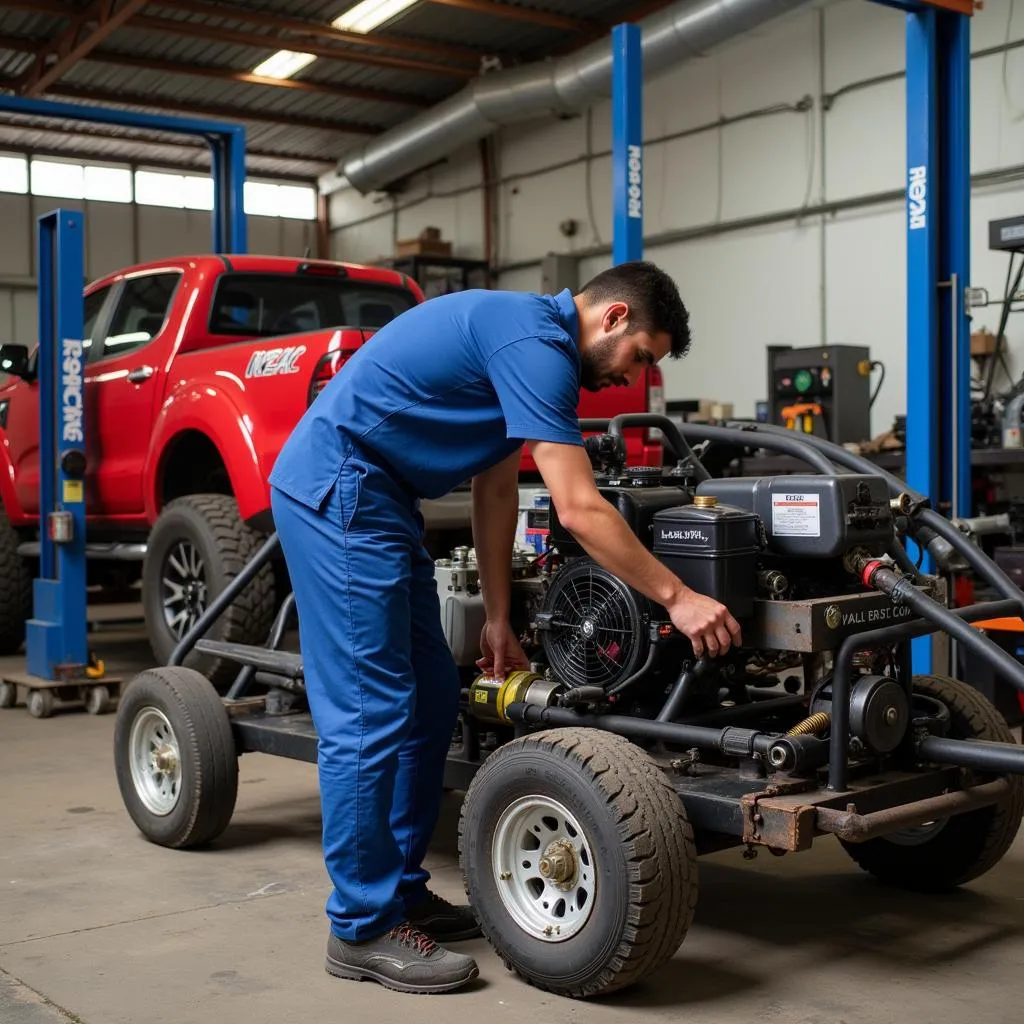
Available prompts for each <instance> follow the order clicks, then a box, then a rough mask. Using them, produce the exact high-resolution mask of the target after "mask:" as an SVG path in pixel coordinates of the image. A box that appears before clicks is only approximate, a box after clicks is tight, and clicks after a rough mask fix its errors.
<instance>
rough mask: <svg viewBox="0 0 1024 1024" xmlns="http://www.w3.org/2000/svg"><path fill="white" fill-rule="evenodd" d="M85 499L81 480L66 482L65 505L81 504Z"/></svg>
mask: <svg viewBox="0 0 1024 1024" xmlns="http://www.w3.org/2000/svg"><path fill="white" fill-rule="evenodd" d="M84 499H85V494H84V488H83V487H82V481H81V480H65V481H64V504H68V503H75V502H81V501H83V500H84Z"/></svg>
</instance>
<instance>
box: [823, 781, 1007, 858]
mask: <svg viewBox="0 0 1024 1024" xmlns="http://www.w3.org/2000/svg"><path fill="white" fill-rule="evenodd" d="M1009 792H1010V782H1009V780H1007V779H996V780H995V781H994V782H986V783H984V784H983V785H980V786H974V787H972V788H970V789H959V790H953V791H952V792H947V793H942V794H940V795H939V796H933V797H928V798H926V799H924V800H915V801H913V802H912V803H908V804H898V805H897V806H895V807H887V808H885V809H883V810H880V811H873V812H872V813H870V814H858V813H857V812H856V810H853V809H848V810H845V811H844V810H839V809H838V808H834V807H819V808H817V810H814V809H813V808H812V809H811V811H812V815H813V817H814V819H815V825H816V827H817V828H818V829H819V830H820V831H822V832H830V833H832V834H833V835H835V836H837V837H838V838H840V839H844V840H846V841H847V842H850V843H863V842H866V841H867V840H869V839H874V838H875V837H876V836H880V835H884V834H885V833H886V832H895V831H897V830H898V829H901V828H908V827H911V826H913V825H922V824H924V823H925V822H928V821H934V820H935V819H937V818H948V817H950V816H952V815H954V814H963V813H964V812H966V811H974V810H977V809H978V808H979V807H989V806H991V805H992V804H995V803H999V802H1000V801H1001V800H1003V799H1004V798H1005V797H1006V796H1007V794H1008V793H1009ZM850 807H851V808H852V807H853V805H852V804H851V805H850Z"/></svg>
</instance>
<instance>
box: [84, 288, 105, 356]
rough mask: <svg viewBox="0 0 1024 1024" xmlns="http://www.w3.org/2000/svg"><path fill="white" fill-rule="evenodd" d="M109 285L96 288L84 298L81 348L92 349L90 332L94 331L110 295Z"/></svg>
mask: <svg viewBox="0 0 1024 1024" xmlns="http://www.w3.org/2000/svg"><path fill="white" fill-rule="evenodd" d="M110 287H111V286H110V285H109V284H108V285H104V286H103V287H102V288H97V289H96V291H94V292H91V293H90V294H89V295H87V296H86V297H85V320H84V322H83V327H82V348H84V349H89V348H91V347H92V332H93V331H94V330H96V320H97V318H98V317H99V315H100V310H102V309H103V306H104V303H106V301H107V298H108V297H109V295H110Z"/></svg>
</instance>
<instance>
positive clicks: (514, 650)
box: [476, 619, 530, 679]
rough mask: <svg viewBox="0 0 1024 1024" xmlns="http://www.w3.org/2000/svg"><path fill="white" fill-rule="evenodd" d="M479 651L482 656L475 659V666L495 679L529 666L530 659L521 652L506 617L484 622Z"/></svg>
mask: <svg viewBox="0 0 1024 1024" xmlns="http://www.w3.org/2000/svg"><path fill="white" fill-rule="evenodd" d="M480 651H481V653H482V654H483V657H482V658H479V659H478V660H477V663H476V667H477V668H478V669H480V670H481V671H482V672H486V673H487V674H488V675H490V676H493V677H494V678H495V679H504V678H505V673H506V672H509V671H513V670H515V669H519V668H523V669H528V668H529V667H530V659H529V658H527V657H526V654H525V653H524V652H523V649H522V647H521V646H520V645H519V641H518V640H517V639H516V635H515V633H513V632H512V626H511V624H510V623H509V621H508V620H507V619H504V620H500V621H497V622H492V621H490V620H488V621H487V622H485V623H484V628H483V631H482V632H481V633H480Z"/></svg>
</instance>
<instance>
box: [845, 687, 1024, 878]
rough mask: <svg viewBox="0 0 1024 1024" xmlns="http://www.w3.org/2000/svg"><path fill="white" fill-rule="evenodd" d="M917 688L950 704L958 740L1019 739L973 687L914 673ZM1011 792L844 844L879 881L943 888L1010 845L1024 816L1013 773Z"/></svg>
mask: <svg viewBox="0 0 1024 1024" xmlns="http://www.w3.org/2000/svg"><path fill="white" fill-rule="evenodd" d="M913 685H914V690H915V692H917V693H921V694H925V695H926V696H929V697H933V698H935V699H936V700H940V701H942V703H943V704H945V705H946V707H947V708H949V713H950V719H951V727H950V735H951V736H952V737H953V738H955V739H964V740H970V739H974V740H992V741H994V742H997V743H1014V742H1016V741H1015V740H1014V738H1013V733H1012V732H1010V728H1009V726H1008V725H1007V724H1006V720H1005V719H1004V718H1003V716H1002V715H1000V714H999V712H998V711H997V710H996V709H995V708H994V707H993V706H992V704H991V703H990V702H989V701H988V700H986V699H985V698H984V697H983V696H982V695H981V694H980V693H979V692H978V691H977V690H976V689H974V687H972V686H969V685H968V684H967V683H962V682H960V681H959V680H956V679H947V678H945V677H944V676H915V677H914V681H913ZM1009 781H1010V786H1011V787H1012V788H1011V790H1010V794H1009V796H1008V797H1007V798H1006V799H1005V800H1004V801H1003V802H1002V803H1001V804H994V805H993V806H991V807H981V808H979V809H978V810H976V811H970V812H968V813H967V814H956V815H953V816H952V817H950V818H943V819H941V820H938V821H933V822H927V823H925V824H924V825H920V826H917V827H914V828H906V829H901V830H900V831H898V832H893V833H890V834H888V835H884V836H879V837H878V838H877V839H870V840H868V841H867V842H866V843H848V842H843V843H842V845H843V847H844V848H845V849H846V851H847V853H849V855H850V856H851V857H852V858H853V859H854V860H855V861H856V862H857V864H859V865H860V866H861V867H862V868H863V869H864V870H865V871H868V872H870V873H871V874H872V875H874V876H875V877H876V878H878V879H879V880H880V881H882V882H885V883H887V884H889V885H895V886H899V887H900V888H903V889H912V890H916V891H918V892H941V891H943V890H948V889H953V888H955V887H956V886H959V885H963V884H964V883H965V882H970V881H971V880H972V879H975V878H978V877H979V876H980V875H983V874H984V873H985V872H986V871H988V870H990V869H991V868H993V867H995V865H996V864H997V863H998V862H999V861H1000V860H1001V859H1002V857H1003V855H1004V854H1005V853H1006V851H1007V850H1008V849H1009V848H1010V845H1011V844H1012V843H1013V840H1014V837H1015V836H1016V835H1017V830H1018V829H1019V828H1020V823H1021V818H1022V817H1024V778H1022V777H1021V776H1019V775H1011V776H1009Z"/></svg>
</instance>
